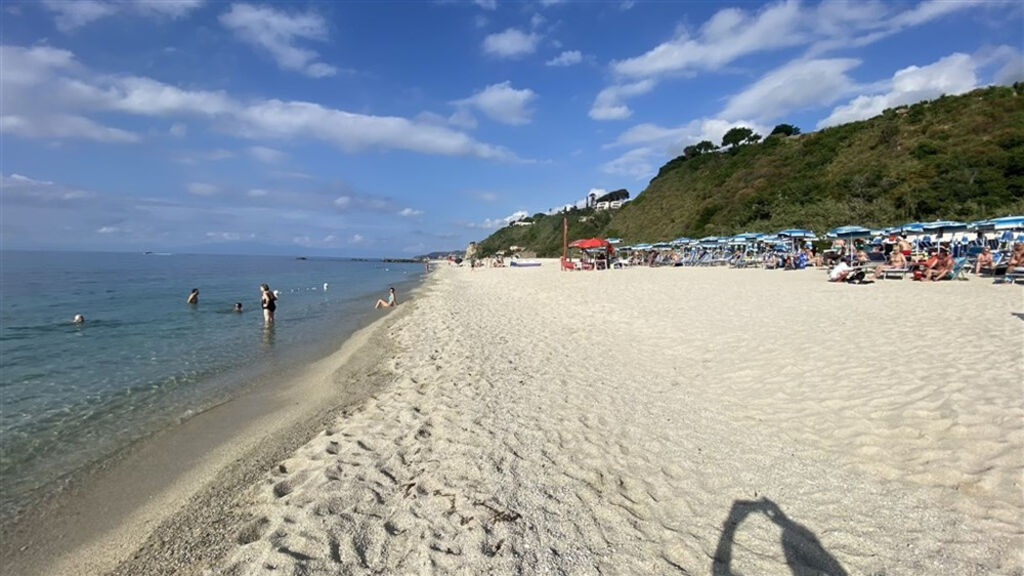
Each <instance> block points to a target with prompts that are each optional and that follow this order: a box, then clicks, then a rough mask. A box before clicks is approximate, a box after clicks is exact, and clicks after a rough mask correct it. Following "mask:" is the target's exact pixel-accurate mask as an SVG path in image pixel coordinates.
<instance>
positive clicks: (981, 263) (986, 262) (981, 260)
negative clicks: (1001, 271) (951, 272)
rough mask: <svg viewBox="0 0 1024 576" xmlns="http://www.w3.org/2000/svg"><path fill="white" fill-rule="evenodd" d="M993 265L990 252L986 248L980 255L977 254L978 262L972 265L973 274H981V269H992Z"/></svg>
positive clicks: (986, 247)
mask: <svg viewBox="0 0 1024 576" xmlns="http://www.w3.org/2000/svg"><path fill="white" fill-rule="evenodd" d="M994 263H995V259H993V258H992V250H990V249H989V247H988V246H985V247H984V248H982V250H981V253H980V254H978V261H977V262H975V263H974V273H975V274H981V269H982V268H992V265H993V264H994Z"/></svg>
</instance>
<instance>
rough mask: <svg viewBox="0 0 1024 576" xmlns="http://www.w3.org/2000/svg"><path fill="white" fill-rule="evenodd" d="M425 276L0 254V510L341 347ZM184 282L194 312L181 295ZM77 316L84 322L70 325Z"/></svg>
mask: <svg viewBox="0 0 1024 576" xmlns="http://www.w3.org/2000/svg"><path fill="white" fill-rule="evenodd" d="M422 271H423V267H422V265H419V264H395V263H381V262H353V261H347V260H333V259H309V260H297V259H295V258H291V257H269V256H212V255H144V254H127V253H116V254H115V253H72V252H12V251H5V252H0V516H6V515H8V514H10V513H12V512H14V511H15V510H17V508H18V507H19V506H23V505H24V504H26V503H27V502H30V501H32V500H33V499H34V498H36V497H39V496H41V495H44V494H46V493H48V492H49V491H51V490H53V489H56V488H57V487H58V486H59V485H60V484H61V482H62V480H63V479H65V478H66V477H67V476H68V475H69V473H72V472H74V471H75V470H78V469H81V468H83V467H84V466H86V465H88V464H90V463H94V462H97V461H99V460H101V459H103V458H104V457H106V456H109V455H111V454H112V453H113V452H115V451H116V450H118V449H119V448H122V447H124V446H126V445H127V444H128V443H130V442H132V441H134V440H137V439H139V438H141V437H142V436H145V435H147V434H149V433H151V432H153V431H156V430H158V429H161V428H164V427H166V426H169V425H173V424H175V423H176V422H179V421H181V420H182V419H184V418H187V417H188V416H190V415H192V414H195V413H196V412H198V411H201V410H203V409H204V408H207V407H210V406H212V405H214V404H216V403H219V402H221V401H223V400H225V399H228V398H230V397H231V396H232V395H233V394H237V393H238V392H239V391H240V390H241V389H242V387H244V386H245V384H246V383H247V382H251V381H252V380H253V379H255V378H257V377H258V376H259V374H261V373H264V372H266V371H268V370H271V369H274V368H277V367H283V366H288V365H290V364H295V363H298V362H301V361H307V360H312V359H314V358H318V357H321V356H323V355H326V354H327V353H329V352H331V351H333V350H336V349H337V347H338V346H339V345H340V344H341V342H343V341H344V339H345V338H346V337H348V336H349V335H351V333H352V332H353V331H355V330H356V329H357V328H358V327H359V326H360V325H362V324H363V323H365V322H366V321H368V320H369V316H368V314H372V312H373V311H372V305H373V302H374V301H375V299H376V298H377V297H378V296H385V292H386V290H387V287H388V286H389V285H395V286H396V287H397V288H398V290H399V298H400V299H401V297H402V294H403V292H405V291H406V290H408V288H410V287H412V286H413V285H414V284H415V283H416V282H418V281H419V280H420V279H421V277H422ZM264 282H265V283H267V284H269V285H270V287H271V289H273V290H278V291H279V292H280V297H279V300H278V309H277V313H276V322H275V323H274V325H273V328H272V329H266V328H265V327H264V323H263V316H262V311H261V310H260V301H259V288H258V286H259V284H260V283H264ZM325 282H326V283H327V284H328V287H327V290H326V291H325V290H324V283H325ZM192 288H199V291H200V292H199V304H198V305H196V306H192V305H188V304H186V303H185V299H186V297H187V296H188V293H189V291H190V290H191V289H192ZM235 302H241V303H242V304H243V312H242V313H240V314H239V313H235V312H233V311H232V306H233V305H234V303H235ZM75 314H82V315H83V316H85V319H86V322H85V324H84V325H81V326H75V325H73V324H72V323H71V320H72V318H73V317H74V315H75Z"/></svg>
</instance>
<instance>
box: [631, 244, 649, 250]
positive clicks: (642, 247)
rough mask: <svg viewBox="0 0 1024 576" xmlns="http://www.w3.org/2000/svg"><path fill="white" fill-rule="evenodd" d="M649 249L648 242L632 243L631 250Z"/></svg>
mask: <svg viewBox="0 0 1024 576" xmlns="http://www.w3.org/2000/svg"><path fill="white" fill-rule="evenodd" d="M650 249H651V245H650V244H646V243H641V244H634V245H633V250H650Z"/></svg>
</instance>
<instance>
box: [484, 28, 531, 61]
mask: <svg viewBox="0 0 1024 576" xmlns="http://www.w3.org/2000/svg"><path fill="white" fill-rule="evenodd" d="M540 39H541V37H540V35H538V34H534V33H532V32H531V33H530V34H526V33H525V32H522V31H520V30H517V29H515V28H509V29H507V30H505V31H504V32H498V33H496V34H491V35H489V36H487V37H486V38H484V46H483V48H484V52H485V53H487V54H490V55H492V56H497V57H500V58H518V57H520V56H525V55H527V54H533V53H534V51H536V50H537V43H538V42H540Z"/></svg>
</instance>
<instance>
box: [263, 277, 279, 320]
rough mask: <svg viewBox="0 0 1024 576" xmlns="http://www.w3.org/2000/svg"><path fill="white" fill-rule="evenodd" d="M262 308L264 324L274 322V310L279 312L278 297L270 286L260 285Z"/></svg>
mask: <svg viewBox="0 0 1024 576" xmlns="http://www.w3.org/2000/svg"><path fill="white" fill-rule="evenodd" d="M260 308H263V322H264V323H266V324H270V323H272V322H273V321H274V310H277V296H275V295H274V293H273V292H271V291H270V286H267V285H266V284H260Z"/></svg>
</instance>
